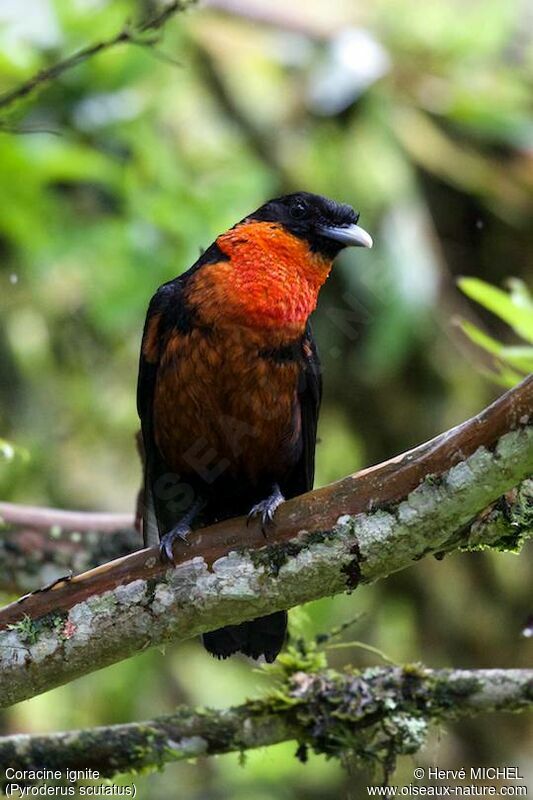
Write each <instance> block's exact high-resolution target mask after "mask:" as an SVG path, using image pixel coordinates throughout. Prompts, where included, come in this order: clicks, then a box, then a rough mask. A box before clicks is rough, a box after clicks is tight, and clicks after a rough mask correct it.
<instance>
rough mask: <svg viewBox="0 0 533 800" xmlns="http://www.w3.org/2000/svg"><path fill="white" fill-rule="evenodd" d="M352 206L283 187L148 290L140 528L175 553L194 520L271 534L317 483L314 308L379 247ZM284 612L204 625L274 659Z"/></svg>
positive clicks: (169, 555) (221, 646)
mask: <svg viewBox="0 0 533 800" xmlns="http://www.w3.org/2000/svg"><path fill="white" fill-rule="evenodd" d="M358 221H359V213H357V212H356V211H355V210H354V209H353V208H352V207H351V206H350V205H346V204H344V203H340V202H337V201H335V200H331V199H329V198H326V197H323V196H321V195H317V194H312V193H310V192H303V191H302V192H296V193H292V194H287V195H284V196H282V197H277V198H274V199H272V200H269V201H268V202H267V203H264V204H263V205H262V206H261V207H260V208H258V209H257V210H256V211H254V212H252V213H251V214H248V215H247V216H246V217H244V219H242V220H240V221H239V222H237V223H236V224H235V225H234V226H233V227H232V228H230V229H229V230H227V231H226V232H225V233H222V234H221V235H219V236H218V237H217V238H216V240H215V241H214V242H213V244H211V245H210V246H209V247H208V248H207V249H206V250H205V251H204V252H203V253H202V255H201V256H200V257H199V259H198V260H197V261H196V263H195V264H193V266H192V267H190V268H189V269H188V270H187V271H186V272H184V273H182V274H181V275H179V276H178V277H176V278H174V279H173V280H170V281H168V282H167V283H164V284H163V285H162V286H161V287H160V288H159V289H158V290H157V291H156V293H155V294H154V296H153V297H152V299H151V300H150V303H149V306H148V311H147V315H146V321H145V325H144V331H143V336H142V344H141V352H140V359H139V375H138V383H137V407H138V413H139V417H140V422H141V435H142V445H143V450H144V491H143V523H142V527H143V537H144V544H145V546H146V547H149V546H153V545H156V544H157V545H158V546H159V548H160V554H161V558H162V559H163V560H167V561H170V562H172V561H173V545H174V543H175V542H176V541H177V540H185V541H186V539H187V536H188V534H189V533H190V532H191V530H193V529H195V528H198V527H203V526H206V525H209V524H212V523H214V522H217V521H221V520H224V519H229V518H232V517H235V516H239V515H243V514H246V515H248V520H251V521H257V524H259V525H260V526H261V529H262V531H263V533H264V534H265V536H268V532H269V529H270V528H271V527H272V526H273V525H275V512H276V509H277V508H278V507H279V506H280V505H281V503H283V502H284V500H286V499H289V498H292V497H295V496H297V495H299V494H303V493H304V492H307V491H309V490H310V489H312V488H313V480H314V470H315V447H316V439H317V422H318V414H319V408H320V402H321V395H322V378H321V369H320V362H319V357H318V352H317V347H316V343H315V340H314V337H313V333H312V330H311V324H310V321H309V318H310V316H311V314H312V312H313V311H314V310H315V307H316V304H317V299H318V294H319V291H320V288H321V286H322V285H323V284H324V282H325V280H326V278H327V277H328V275H329V273H330V270H331V268H332V264H333V260H334V259H335V257H336V256H337V255H338V254H339V252H340V251H341V250H342V249H343V248H345V247H350V246H355V247H372V239H371V237H370V235H369V234H368V233H367V232H366V231H365V230H364V229H363V228H361V227H360V226H359V225H358ZM286 629H287V613H286V612H285V611H277V612H274V613H271V614H268V615H266V616H261V617H256V618H255V619H252V620H249V621H247V622H243V623H241V624H238V625H228V626H226V627H223V628H220V629H218V630H215V631H211V632H209V633H206V634H204V636H203V643H204V646H205V648H206V649H207V650H208V652H210V653H211V654H212V655H214V656H216V657H218V658H227V657H228V656H230V655H233V654H235V653H242V654H244V655H246V656H249V657H251V658H253V659H259V658H261V657H264V659H265V661H266V662H268V663H271V662H273V661H274V660H275V659H276V657H277V655H278V654H279V652H280V651H281V649H282V647H283V644H284V640H285V636H286Z"/></svg>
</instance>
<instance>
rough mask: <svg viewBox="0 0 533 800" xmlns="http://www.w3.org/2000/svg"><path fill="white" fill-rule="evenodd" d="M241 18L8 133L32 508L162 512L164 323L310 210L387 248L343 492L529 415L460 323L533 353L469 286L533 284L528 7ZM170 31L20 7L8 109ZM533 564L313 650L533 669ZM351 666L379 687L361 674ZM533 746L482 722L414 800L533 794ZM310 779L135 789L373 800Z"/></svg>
mask: <svg viewBox="0 0 533 800" xmlns="http://www.w3.org/2000/svg"><path fill="white" fill-rule="evenodd" d="M211 6H212V7H204V8H193V9H191V10H190V11H188V12H187V13H186V14H182V15H178V16H177V17H176V18H175V19H173V20H172V21H171V22H170V23H169V24H168V25H167V26H166V29H165V35H164V36H163V37H161V39H160V40H159V41H158V42H156V43H152V44H151V46H148V43H146V42H145V43H144V44H143V43H139V44H135V45H132V44H130V45H127V46H126V45H123V46H120V47H117V48H114V49H112V50H110V51H109V52H106V53H104V54H102V55H100V56H98V57H95V58H93V59H91V60H90V61H88V62H87V63H85V64H82V65H80V66H78V67H76V68H75V69H72V70H71V71H69V72H67V73H65V74H64V75H63V76H62V77H61V78H60V79H58V80H56V81H54V82H53V83H52V84H51V85H49V86H48V87H47V88H45V89H42V90H40V91H39V92H38V93H35V94H34V95H32V96H31V97H29V98H28V99H26V100H24V101H22V102H20V103H18V104H16V105H14V106H11V107H10V108H9V110H8V111H5V112H4V113H3V114H1V115H0V376H1V379H0V437H2V438H3V439H6V440H8V441H9V442H12V443H13V444H14V445H15V447H16V452H15V456H14V458H12V459H10V460H4V461H0V491H1V496H2V499H7V500H11V501H14V502H23V503H32V504H43V505H51V506H59V507H63V508H80V509H95V510H106V509H108V510H117V511H123V510H133V506H134V502H135V495H136V491H137V489H138V486H139V482H140V465H139V463H138V459H137V455H136V450H135V443H134V435H135V432H136V430H137V427H138V421H137V418H136V412H135V383H136V370H137V358H138V349H139V343H140V335H141V330H142V324H143V321H144V314H145V309H146V305H147V302H148V300H149V298H150V296H151V295H152V293H153V292H154V290H155V289H156V288H157V286H158V285H159V284H161V283H162V282H163V281H165V280H168V279H170V278H171V277H173V276H174V275H176V274H178V273H180V272H181V271H183V270H184V269H186V268H187V267H188V266H189V265H190V264H191V263H192V262H193V261H194V260H195V259H196V258H197V256H198V254H199V252H200V249H201V248H205V247H206V246H207V245H209V243H210V242H211V241H212V240H213V239H214V238H215V237H216V235H217V234H218V233H220V232H221V231H223V230H224V229H226V228H227V227H229V226H230V225H232V224H233V223H234V222H235V221H236V220H238V219H240V218H241V217H242V216H244V215H245V214H246V213H248V212H249V211H251V210H252V209H254V208H256V207H257V206H258V205H260V204H261V203H262V202H264V201H265V200H266V199H268V198H269V197H272V196H275V195H277V194H280V193H283V192H285V191H291V190H295V189H305V190H309V191H314V192H319V193H323V194H326V195H329V196H331V197H334V198H336V199H338V200H342V201H345V202H349V203H351V204H352V205H354V206H355V207H356V208H357V209H358V210H359V211H360V212H361V224H362V225H363V226H364V227H365V228H366V229H367V230H369V231H370V232H371V234H372V235H373V237H374V241H375V246H374V249H373V250H372V251H360V250H359V251H355V252H354V251H350V252H346V253H345V254H343V255H342V257H341V258H339V260H338V262H337V264H336V266H335V269H334V272H333V274H332V276H331V278H330V279H329V281H328V283H327V285H326V286H325V288H324V290H323V292H322V294H321V299H320V303H319V309H318V311H317V313H316V314H315V330H316V333H317V338H318V342H319V346H320V351H321V356H322V361H323V367H324V383H325V395H324V406H323V412H322V417H321V424H320V443H319V446H318V450H317V460H318V463H317V485H321V484H324V483H327V482H329V481H332V480H335V479H336V478H339V477H341V476H342V475H345V474H347V473H348V472H352V471H355V470H356V469H358V468H360V467H363V466H365V465H368V464H370V463H375V462H377V461H380V460H384V459H386V458H388V457H390V456H392V455H395V454H397V453H399V452H401V451H402V450H404V449H406V448H409V447H411V446H413V445H415V444H417V443H420V442H422V441H424V440H426V439H428V438H430V437H431V436H433V435H435V434H437V433H439V432H440V431H442V430H445V429H446V428H448V427H450V426H452V425H453V424H455V423H459V422H461V421H462V420H464V419H465V418H466V417H468V416H469V415H471V414H473V413H475V412H476V411H478V410H480V409H481V408H482V407H483V406H484V405H486V404H487V403H488V402H489V401H490V400H491V399H492V398H493V397H495V396H497V394H498V393H500V392H501V391H502V389H501V386H499V385H498V383H497V380H491V379H490V377H488V376H487V373H488V372H490V371H491V369H492V368H493V363H492V360H491V358H490V357H489V356H487V355H486V354H484V353H483V351H481V350H480V349H478V348H477V347H476V346H474V345H473V344H471V343H470V342H469V340H468V339H467V338H466V336H465V335H464V334H463V332H462V330H461V328H460V326H459V325H458V323H457V320H458V319H460V318H462V319H465V318H466V319H468V320H470V321H471V322H474V323H475V324H477V325H479V326H481V327H482V328H484V329H485V330H486V331H488V332H489V333H491V334H492V335H493V336H495V337H496V338H497V339H498V340H500V341H503V342H505V343H507V344H515V343H517V341H518V340H517V339H515V337H514V336H513V334H512V333H511V332H510V330H509V329H508V328H507V327H506V326H505V325H503V323H501V322H500V321H498V320H497V318H496V317H494V316H492V315H490V314H489V313H487V312H485V311H484V310H483V309H482V308H481V307H480V306H478V305H476V304H474V303H472V302H471V301H469V300H467V299H466V297H465V296H464V295H463V294H462V293H461V292H460V291H459V289H458V287H457V284H456V280H457V278H458V277H459V276H461V275H469V276H477V277H481V278H483V279H485V280H487V281H489V282H491V283H493V284H496V285H499V286H504V285H505V281H506V279H507V278H509V277H511V276H514V277H517V278H521V279H522V280H523V281H525V282H526V283H527V282H528V279H530V277H531V265H532V263H533V258H532V257H533V235H532V230H533V228H532V222H533V215H532V206H533V158H532V153H533V115H532V108H531V98H532V93H531V82H532V77H531V76H532V75H533V69H532V68H533V47H532V27H533V26H532V25H531V10H529V12H528V11H527V8H526V6H525V4H522V3H519V2H516V0H497V1H494V0H488V1H485V2H477V1H475V0H470V2H466V3H465V2H458V1H457V0H437V1H435V2H422V0H418V1H416V0H367V2H365V3H361V2H355V0H346V2H341V0H329V2H328V3H321V2H319V0H313V2H307V1H306V2H304V0H299V2H295V3H292V4H290V5H288V4H286V3H283V2H272V1H271V0H269V2H267V1H266V0H261V1H260V0H255V2H253V3H249V4H248V3H240V4H238V9H237V10H238V12H239V13H228V11H227V8H229V7H230V4H229V3H226V4H225V3H224V2H222V1H221V0H220V2H213V3H212V4H211ZM233 7H235V8H237V4H236V3H233ZM225 8H226V10H224V9H225ZM157 9H158V3H157V2H155V1H153V0H147V1H146V2H139V3H134V2H126V1H125V0H115V1H114V2H106V0H77V2H74V1H73V0H72V1H70V0H56V2H48V0H31V2H30V0H26V2H23V3H16V2H12V1H11V0H10V1H9V2H7V1H6V2H3V3H0V90H3V91H6V90H8V89H9V88H11V87H12V86H14V85H16V84H17V83H18V82H20V81H22V80H23V79H25V78H26V77H28V76H30V75H31V74H33V73H34V72H35V71H36V70H37V69H39V68H42V67H45V66H47V65H49V64H51V63H54V62H55V61H56V60H58V59H59V58H61V57H64V56H65V55H68V54H70V53H72V52H74V51H75V50H76V49H77V48H79V47H81V46H84V45H85V44H87V43H91V42H94V41H99V40H101V39H104V38H106V37H107V36H111V35H113V34H114V33H115V32H116V31H117V30H119V29H120V27H121V26H122V25H123V24H124V20H126V19H129V20H135V19H139V18H146V17H147V16H149V15H150V14H152V13H154V11H157ZM528 14H529V17H528ZM528 19H529V24H528ZM528 270H529V274H528ZM531 554H532V550H531V548H529V549H528V550H526V551H525V552H524V553H523V555H522V556H521V557H520V558H517V557H516V556H514V555H511V554H498V555H496V556H493V555H491V554H486V553H475V554H468V555H466V554H463V555H458V556H454V557H450V558H447V559H445V561H444V562H439V563H437V562H436V561H435V560H432V559H431V560H425V561H423V562H421V563H419V564H417V565H415V566H413V568H412V569H410V570H408V571H405V572H402V573H400V574H397V575H393V576H391V577H390V578H389V579H388V580H387V581H384V582H382V583H380V584H378V585H375V586H372V587H364V588H362V589H359V590H358V591H357V593H356V594H355V595H353V596H340V597H335V598H331V599H326V600H322V601H320V602H316V603H312V604H310V605H309V606H306V607H305V608H304V609H298V610H296V611H293V612H291V629H292V632H293V634H297V635H300V634H304V635H307V636H312V635H315V634H317V633H319V632H323V631H327V630H328V629H330V628H331V627H332V626H334V625H337V624H340V623H342V622H344V621H346V620H349V619H351V618H353V617H356V616H357V620H356V622H355V623H354V625H353V627H352V628H350V629H349V630H348V631H347V632H346V633H345V634H344V638H345V640H346V641H351V640H354V639H357V640H362V641H364V642H366V643H368V644H370V645H373V646H375V647H378V648H380V649H381V650H383V651H384V652H385V653H386V654H387V656H388V657H389V658H392V659H393V660H395V661H398V662H404V661H407V662H413V661H418V660H420V661H422V662H424V663H425V664H427V665H428V666H432V667H439V666H456V667H465V668H467V667H519V666H527V665H529V666H530V665H531V641H528V640H526V639H525V638H523V637H521V635H520V632H521V628H522V626H523V623H524V621H525V619H526V618H527V616H528V613H530V612H531V611H532V610H533V609H532V603H531V583H532V578H533V575H532V571H531ZM5 599H6V600H7V599H8V598H5ZM329 661H330V663H331V664H332V665H333V666H335V667H339V668H341V667H343V666H344V665H347V664H353V665H356V666H359V665H370V664H374V663H378V662H379V658H377V656H375V655H372V654H369V653H368V652H365V651H364V650H362V649H361V648H358V647H356V646H354V647H352V648H346V649H337V650H331V651H329ZM268 685H269V678H268V676H266V675H264V674H262V673H261V672H260V671H257V670H256V669H254V667H253V665H252V664H251V663H249V662H246V661H244V660H238V659H232V660H230V661H227V662H220V663H218V662H215V661H213V660H211V659H210V657H209V656H208V655H207V654H206V653H205V652H204V650H203V649H202V648H201V646H200V644H199V643H198V642H196V641H193V642H190V643H187V644H182V645H179V646H172V647H168V648H166V651H165V652H164V653H163V652H160V651H158V650H155V651H152V652H148V653H144V654H142V655H139V656H137V657H136V658H133V659H131V660H129V661H127V662H124V663H121V664H118V665H116V666H114V667H111V668H109V669H107V670H104V671H103V672H98V673H96V674H93V675H90V676H88V677H86V678H83V679H81V680H78V681H76V682H74V683H72V684H70V685H68V686H66V687H63V688H61V689H57V690H54V691H52V692H49V693H47V694H46V695H43V696H41V697H37V698H35V699H34V700H31V701H28V702H26V703H23V704H20V705H19V706H17V707H15V708H13V709H10V710H9V711H6V712H2V713H1V714H0V729H1V731H2V732H3V733H7V732H19V731H25V732H32V731H34V732H44V731H52V730H58V729H64V728H68V727H81V726H89V725H95V724H106V723H114V722H129V721H133V720H136V719H144V718H147V717H151V716H154V715H156V714H159V713H165V712H168V711H169V710H171V709H172V708H173V707H174V706H175V705H176V704H177V703H187V704H189V705H191V706H199V705H213V706H219V707H226V706H228V705H229V704H232V703H238V702H241V701H242V700H243V699H245V698H246V697H249V696H254V695H256V694H257V693H259V692H261V691H262V690H264V689H266V688H267V687H268ZM532 739H533V737H532V728H531V723H528V720H527V719H526V718H525V717H524V718H522V717H505V716H503V715H502V716H491V717H490V718H486V719H483V718H479V719H476V720H473V721H464V722H461V724H460V725H453V726H450V727H449V728H448V729H447V731H446V732H444V731H442V730H441V731H436V732H435V733H434V735H433V736H432V739H431V742H430V744H429V746H428V747H427V748H426V750H425V751H424V752H423V753H421V754H420V755H418V756H417V757H416V758H415V759H414V760H413V759H407V758H405V759H404V760H403V762H401V764H400V769H399V772H398V776H397V781H398V782H399V783H402V782H406V783H409V782H410V780H411V778H412V768H413V766H414V764H415V763H420V764H423V765H425V764H438V766H440V767H443V768H446V767H449V768H455V769H457V768H459V767H461V766H464V767H468V766H469V765H470V764H473V765H475V766H481V765H487V766H495V765H508V764H516V763H518V764H520V765H521V768H522V774H524V770H527V769H529V770H530V773H531V772H533V764H532V761H531V758H532V756H531V753H532V751H533V748H532V744H533V741H532ZM294 751H295V746H294V745H293V744H285V745H279V746H276V747H272V748H270V749H267V750H262V751H258V752H253V753H249V754H247V756H246V759H245V765H244V766H242V765H240V764H239V757H238V755H228V756H224V757H220V758H216V759H215V758H213V759H209V760H201V761H198V762H196V763H191V764H176V765H170V766H168V767H167V768H166V769H165V770H164V772H162V773H156V774H152V775H149V776H137V777H136V778H135V779H133V778H131V777H127V778H124V779H123V780H124V781H125V782H131V781H132V780H135V782H136V783H137V786H138V792H139V795H138V796H140V797H142V798H144V797H146V798H150V799H151V800H152V799H153V800H159V798H166V797H169V796H171V797H176V798H181V797H183V798H194V800H200V798H202V800H203V798H205V799H206V800H207V799H209V800H211V799H213V800H216V799H217V798H237V800H241V798H242V800H244V799H245V798H246V800H248V798H253V800H263V799H264V800H270V799H271V798H272V799H273V798H276V799H277V798H281V799H282V800H284V798H302V800H314V798H317V799H318V798H321V800H324V799H326V798H338V797H356V796H357V797H359V796H363V795H362V793H361V792H362V791H364V790H361V787H362V786H364V783H365V781H366V780H367V779H368V776H361V775H360V774H358V773H355V772H353V771H350V770H344V769H343V768H342V767H341V766H340V765H339V764H338V763H337V762H335V761H326V760H325V759H324V758H322V757H311V758H310V760H309V762H308V763H307V764H306V765H302V764H300V763H299V762H298V761H297V760H296V759H295V758H294Z"/></svg>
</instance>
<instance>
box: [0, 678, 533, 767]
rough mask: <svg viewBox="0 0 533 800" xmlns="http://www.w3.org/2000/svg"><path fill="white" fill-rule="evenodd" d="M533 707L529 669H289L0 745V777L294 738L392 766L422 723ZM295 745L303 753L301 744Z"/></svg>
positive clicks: (135, 763)
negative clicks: (259, 684) (210, 701)
mask: <svg viewBox="0 0 533 800" xmlns="http://www.w3.org/2000/svg"><path fill="white" fill-rule="evenodd" d="M531 708H533V670H518V669H517V670H497V669H496V670H429V669H424V668H422V667H419V666H411V667H404V668H400V667H393V668H391V667H388V668H383V669H376V668H372V669H370V670H366V671H364V672H355V673H334V672H332V671H331V670H328V671H327V672H319V673H315V674H308V673H306V672H295V673H293V674H292V675H290V676H288V677H287V679H286V680H285V681H284V682H283V683H282V684H280V686H278V688H277V690H276V692H275V694H274V695H272V696H270V697H268V696H267V697H265V698H263V699H261V700H256V701H249V702H247V703H244V704H243V705H241V706H237V707H234V708H230V709H227V710H223V711H219V710H213V709H205V710H200V711H198V710H193V709H187V708H183V709H179V710H178V711H176V712H175V713H173V714H169V715H166V716H164V717H159V718H157V719H154V720H148V721H145V722H136V723H130V724H126V725H111V726H107V727H99V728H92V729H86V730H78V731H68V732H65V733H53V734H47V735H44V736H33V735H24V734H17V735H13V736H6V737H3V738H1V739H0V768H1V769H0V773H1V774H2V775H4V774H5V770H6V768H7V767H12V768H14V769H15V770H19V769H20V770H29V769H38V768H42V767H46V768H48V769H60V770H62V771H63V772H64V771H65V770H66V769H76V770H83V769H93V770H98V771H99V773H100V776H107V777H110V776H112V775H114V774H116V773H118V772H131V771H132V770H140V769H144V768H147V767H149V768H154V767H161V766H162V765H163V764H165V763H168V762H172V761H178V760H181V759H188V758H194V757H196V756H202V755H215V754H219V753H228V752H232V751H237V752H242V751H245V750H249V749H253V748H256V747H262V746H265V745H272V744H277V743H278V742H282V741H287V740H295V741H297V742H298V743H299V744H300V749H299V752H300V754H302V753H303V748H305V747H307V746H309V747H311V748H312V749H313V750H315V751H316V752H319V753H325V754H327V755H328V756H335V755H337V756H341V757H346V756H347V755H349V756H350V757H351V758H353V757H354V756H355V758H357V759H358V760H359V761H360V762H367V763H368V762H371V763H373V764H375V763H376V762H378V763H379V762H382V763H384V764H386V765H388V766H392V765H391V757H392V758H393V759H394V758H395V757H396V756H397V755H400V754H402V753H413V752H416V751H417V750H418V749H419V748H420V747H421V746H422V745H423V744H424V741H425V734H426V731H427V723H428V722H429V721H431V720H445V719H447V720H450V719H456V718H458V717H463V716H471V715H476V714H480V713H486V712H493V711H513V712H518V711H524V710H527V709H531ZM302 746H303V747H302Z"/></svg>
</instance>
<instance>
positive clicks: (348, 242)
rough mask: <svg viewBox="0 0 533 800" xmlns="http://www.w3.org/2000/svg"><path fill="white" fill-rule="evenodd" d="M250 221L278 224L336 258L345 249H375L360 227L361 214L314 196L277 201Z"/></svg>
mask: <svg viewBox="0 0 533 800" xmlns="http://www.w3.org/2000/svg"><path fill="white" fill-rule="evenodd" d="M246 219H247V220H261V221H264V222H278V223H281V224H282V225H283V227H284V228H286V229H287V230H288V231H290V232H291V233H292V234H294V235H295V236H298V237H300V238H301V239H305V240H306V241H307V242H309V245H310V247H311V249H312V250H313V251H315V252H319V253H322V254H323V255H325V256H329V257H331V258H334V257H335V256H336V255H337V253H338V252H339V251H340V250H342V249H343V248H344V247H350V246H351V247H372V239H371V237H370V236H369V234H368V233H367V232H366V231H365V230H363V228H360V227H359V226H358V225H357V222H358V220H359V214H358V213H357V212H356V211H354V210H353V208H352V207H351V206H348V205H346V204H345V203H337V202H336V201H335V200H330V199H329V198H328V197H322V196H321V195H319V194H311V193H310V192H296V193H295V194H287V195H284V196H283V197H276V198H275V199H274V200H269V202H268V203H265V205H263V206H261V208H258V209H257V211H254V212H253V214H250V215H249V216H248V217H247V218H246Z"/></svg>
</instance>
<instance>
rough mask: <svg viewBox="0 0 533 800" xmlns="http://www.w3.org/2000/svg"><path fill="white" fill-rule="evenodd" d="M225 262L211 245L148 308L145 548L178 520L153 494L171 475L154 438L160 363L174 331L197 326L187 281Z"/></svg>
mask: <svg viewBox="0 0 533 800" xmlns="http://www.w3.org/2000/svg"><path fill="white" fill-rule="evenodd" d="M226 259H227V256H226V255H225V254H224V253H223V252H222V251H221V250H220V248H219V247H218V245H217V244H216V243H214V244H212V245H211V246H210V247H209V248H208V249H207V250H206V251H205V252H204V253H203V254H202V255H201V256H200V258H199V259H198V261H196V263H195V264H193V266H192V267H190V269H188V270H187V272H184V273H183V275H180V276H179V277H177V278H174V280H172V281H169V282H168V283H164V284H163V285H162V286H160V287H159V289H158V290H157V292H156V293H155V295H154V296H153V297H152V299H151V300H150V304H149V306H148V311H147V314H146V321H145V323H144V331H143V338H142V345H141V354H140V357H139V377H138V381H137V412H138V414H139V417H140V420H141V432H142V439H143V449H144V513H143V538H144V543H145V546H146V547H149V546H152V545H155V544H157V543H158V541H159V538H160V536H159V535H160V534H163V533H165V532H166V529H168V526H169V525H170V524H172V523H175V522H176V520H175V519H174V520H171V519H166V517H167V516H168V515H167V514H166V513H165V512H166V509H165V507H164V504H162V503H161V502H159V503H158V501H157V497H156V496H155V492H154V484H155V483H156V481H157V479H158V477H160V476H161V475H164V474H165V473H167V474H168V473H170V472H171V470H170V469H169V468H168V466H167V465H166V463H165V461H164V459H163V457H162V455H161V453H160V452H159V449H158V447H157V445H156V442H155V436H154V423H153V398H154V390H155V384H156V380H157V371H158V367H159V362H160V359H161V356H162V355H163V351H164V349H165V346H166V343H167V341H168V338H169V336H170V335H171V334H172V332H173V331H177V332H179V333H188V332H189V331H190V330H191V328H192V327H193V325H194V314H193V313H192V312H191V311H190V309H189V308H188V307H187V303H186V300H185V297H184V289H185V287H186V285H187V280H188V279H189V278H190V276H191V275H192V274H193V273H194V272H196V270H198V269H200V268H201V267H202V266H204V265H206V264H215V263H218V262H220V261H224V260H226ZM148 342H149V347H147V343H148ZM162 528H163V529H162Z"/></svg>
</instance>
